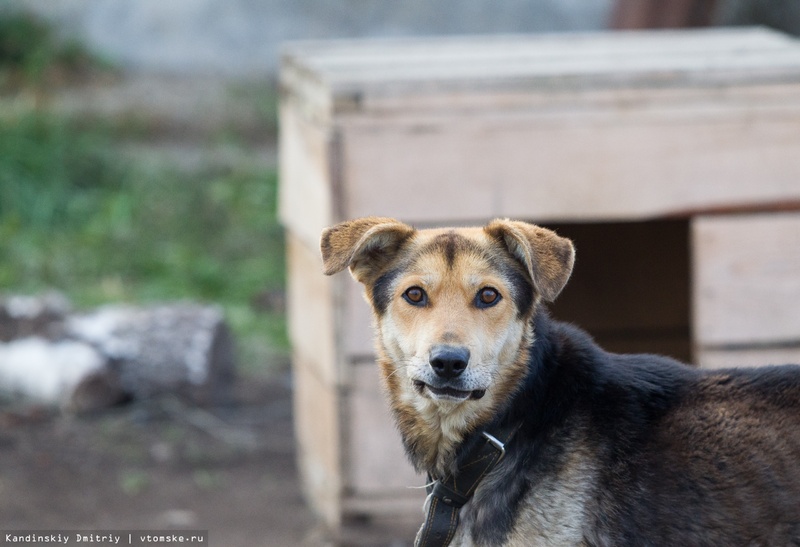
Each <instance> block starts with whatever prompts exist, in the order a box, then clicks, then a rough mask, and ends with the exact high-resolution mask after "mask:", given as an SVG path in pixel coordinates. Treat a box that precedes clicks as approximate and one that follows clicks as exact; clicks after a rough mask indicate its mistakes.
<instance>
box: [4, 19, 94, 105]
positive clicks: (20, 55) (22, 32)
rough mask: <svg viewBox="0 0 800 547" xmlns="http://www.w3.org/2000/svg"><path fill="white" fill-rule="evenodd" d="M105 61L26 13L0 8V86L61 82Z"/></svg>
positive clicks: (16, 86) (14, 86) (13, 86)
mask: <svg viewBox="0 0 800 547" xmlns="http://www.w3.org/2000/svg"><path fill="white" fill-rule="evenodd" d="M95 68H108V63H106V62H104V61H102V60H100V59H99V58H98V57H97V56H96V55H93V54H91V53H90V52H89V51H88V50H87V49H86V48H85V47H83V45H81V44H80V43H79V42H77V41H75V40H61V39H58V38H57V37H56V36H55V34H54V32H53V29H52V28H51V27H50V26H48V25H47V24H46V23H45V22H43V21H41V20H39V19H37V18H35V17H34V16H32V15H30V14H26V13H13V12H0V90H3V89H5V90H7V89H8V88H12V89H16V88H19V87H21V86H25V85H28V86H30V85H34V86H38V85H41V84H45V83H46V84H50V85H52V84H55V83H62V82H64V81H69V80H72V79H75V78H76V77H78V76H80V75H82V74H85V73H86V72H88V71H90V70H92V69H95Z"/></svg>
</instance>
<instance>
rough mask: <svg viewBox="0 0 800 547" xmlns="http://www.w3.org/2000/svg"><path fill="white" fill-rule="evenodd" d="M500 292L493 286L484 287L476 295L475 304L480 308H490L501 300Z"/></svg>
mask: <svg viewBox="0 0 800 547" xmlns="http://www.w3.org/2000/svg"><path fill="white" fill-rule="evenodd" d="M501 298H502V297H501V296H500V293H499V292H497V289H493V288H492V287H484V288H482V289H481V290H479V291H478V294H477V295H476V296H475V305H476V306H478V307H479V308H490V307H492V306H494V305H495V304H497V303H498V302H500V299H501Z"/></svg>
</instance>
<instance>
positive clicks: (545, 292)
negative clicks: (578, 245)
mask: <svg viewBox="0 0 800 547" xmlns="http://www.w3.org/2000/svg"><path fill="white" fill-rule="evenodd" d="M484 230H485V231H486V233H487V234H489V235H490V236H492V237H493V238H495V239H497V240H499V241H500V242H501V243H502V244H503V245H505V247H506V248H507V249H508V251H509V252H510V253H511V255H512V256H513V257H514V258H516V259H517V260H518V261H519V262H521V263H522V265H523V266H524V267H525V269H526V270H527V271H528V274H529V275H530V276H531V280H532V281H533V285H534V288H535V289H536V291H537V292H538V293H539V294H540V295H541V297H542V298H544V299H545V300H546V301H547V302H552V301H553V300H555V299H556V297H557V296H558V295H559V293H560V292H561V289H563V288H564V285H566V284H567V280H568V279H569V276H570V274H571V273H572V266H573V264H574V263H575V247H573V245H572V242H571V241H570V240H569V239H566V238H564V237H560V236H558V235H557V234H556V233H555V232H553V231H551V230H547V229H545V228H541V227H540V226H535V225H533V224H528V223H527V222H519V221H515V220H507V219H497V220H493V221H492V222H490V223H489V224H488V225H487V226H486V227H485V228H484Z"/></svg>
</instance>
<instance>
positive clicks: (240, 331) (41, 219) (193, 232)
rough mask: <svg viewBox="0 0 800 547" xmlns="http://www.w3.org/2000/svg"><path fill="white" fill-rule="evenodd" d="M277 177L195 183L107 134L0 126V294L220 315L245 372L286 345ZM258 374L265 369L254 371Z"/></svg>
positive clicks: (256, 169) (251, 172)
mask: <svg viewBox="0 0 800 547" xmlns="http://www.w3.org/2000/svg"><path fill="white" fill-rule="evenodd" d="M276 193H277V175H276V173H275V171H274V170H273V169H264V168H263V167H260V166H259V165H258V164H257V163H255V162H252V163H250V164H248V163H247V162H241V164H237V167H235V168H231V169H225V170H219V169H217V170H207V171H201V172H199V173H193V174H191V175H189V174H186V173H181V172H179V171H176V170H173V169H169V168H168V167H165V166H163V165H162V166H158V167H154V166H150V167H142V166H141V165H139V164H136V163H134V162H133V161H130V160H126V159H124V156H123V155H122V154H120V152H119V147H118V145H117V144H115V140H114V135H113V134H112V133H111V131H110V130H109V129H104V128H103V127H100V126H96V125H92V126H89V127H79V126H77V125H76V124H73V123H70V122H69V121H66V120H63V119H60V118H58V117H55V116H52V115H49V114H47V113H41V112H31V113H28V114H24V115H21V116H19V117H17V118H8V117H6V118H4V119H2V120H0V287H2V289H3V290H6V291H8V290H12V291H14V292H19V293H35V292H38V291H42V290H45V289H50V288H55V289H57V290H60V291H62V292H64V293H65V294H66V295H68V296H69V297H70V298H71V299H72V300H73V302H74V303H75V304H76V305H77V306H79V307H90V306H96V305H98V304H102V303H105V302H120V301H122V302H133V303H144V302H154V301H164V300H176V299H193V300H199V301H204V302H213V303H219V304H221V305H222V306H223V307H224V308H225V310H226V313H227V317H228V320H229V321H230V323H231V325H232V327H233V329H234V332H235V333H236V335H237V337H238V338H239V340H240V354H241V357H242V360H243V361H246V362H247V363H248V365H247V366H253V361H258V360H263V359H264V355H265V354H266V353H269V352H270V351H274V350H278V351H285V350H286V348H287V346H288V343H287V341H286V335H285V321H284V317H283V314H282V313H281V311H280V310H273V311H259V309H258V307H257V306H253V305H252V302H253V300H254V298H256V297H257V296H258V295H259V294H261V293H264V292H265V291H281V290H282V288H283V286H284V251H283V237H282V232H281V229H280V226H279V224H278V222H277V218H276ZM256 366H257V365H256Z"/></svg>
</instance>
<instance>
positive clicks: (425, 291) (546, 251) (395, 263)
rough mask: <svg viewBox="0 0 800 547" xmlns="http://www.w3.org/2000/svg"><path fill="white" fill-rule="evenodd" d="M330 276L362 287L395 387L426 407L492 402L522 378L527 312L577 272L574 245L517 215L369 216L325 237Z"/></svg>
mask: <svg viewBox="0 0 800 547" xmlns="http://www.w3.org/2000/svg"><path fill="white" fill-rule="evenodd" d="M321 249H322V257H323V262H324V267H325V273H326V274H328V275H331V274H334V273H336V272H339V271H341V270H344V269H345V268H349V269H350V272H351V274H352V275H353V277H354V278H355V279H356V280H358V281H359V282H361V283H363V284H364V286H365V293H366V298H367V300H368V301H369V303H370V304H371V305H372V309H373V312H374V316H375V322H376V326H377V329H378V338H377V345H378V351H379V352H380V354H381V364H382V367H383V373H384V380H385V382H386V384H387V386H388V388H389V391H390V394H391V395H392V396H393V397H394V398H395V399H396V400H398V401H405V403H406V404H410V405H412V406H414V407H415V408H417V409H418V410H421V409H422V407H423V406H425V407H426V408H428V409H431V408H432V409H434V410H435V411H436V412H438V413H440V414H441V413H450V412H454V411H456V409H459V408H464V406H465V405H472V406H475V407H486V408H489V407H493V406H494V403H496V402H498V401H501V400H503V399H504V398H505V397H507V396H508V395H509V393H510V392H512V391H513V389H514V388H515V386H516V385H517V384H518V382H519V380H520V379H521V377H522V375H524V371H525V367H526V363H525V360H526V357H527V353H526V348H527V346H528V344H529V343H530V342H531V340H532V332H531V326H530V325H531V322H530V318H531V316H532V314H533V313H534V312H535V309H536V307H537V306H538V304H539V302H540V301H541V300H544V301H552V300H553V299H555V297H556V296H557V295H558V293H559V292H560V291H561V289H562V288H563V287H564V285H565V283H566V282H567V279H568V278H569V275H570V273H571V271H572V264H573V260H574V249H573V246H572V243H571V242H570V241H569V240H567V239H564V238H561V237H559V236H557V235H556V234H555V233H554V232H552V231H550V230H546V229H544V228H540V227H538V226H534V225H532V224H527V223H524V222H517V221H511V220H495V221H493V222H491V223H489V224H488V225H487V226H485V227H482V228H458V229H430V230H415V229H414V228H412V227H411V226H408V225H406V224H403V223H401V222H399V221H397V220H394V219H390V218H376V217H369V218H362V219H357V220H353V221H349V222H344V223H341V224H338V225H336V226H333V227H331V228H328V229H327V230H325V231H324V232H323V234H322V242H321Z"/></svg>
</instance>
